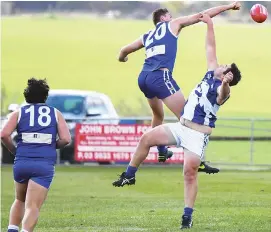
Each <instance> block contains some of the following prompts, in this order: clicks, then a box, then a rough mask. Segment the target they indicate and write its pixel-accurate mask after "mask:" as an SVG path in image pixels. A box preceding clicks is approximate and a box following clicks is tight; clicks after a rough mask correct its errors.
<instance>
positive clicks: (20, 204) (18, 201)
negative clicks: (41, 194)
mask: <svg viewBox="0 0 271 232" xmlns="http://www.w3.org/2000/svg"><path fill="white" fill-rule="evenodd" d="M24 203H25V201H21V200H19V199H15V201H14V204H16V205H17V206H24Z"/></svg>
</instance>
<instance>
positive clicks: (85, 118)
mask: <svg viewBox="0 0 271 232" xmlns="http://www.w3.org/2000/svg"><path fill="white" fill-rule="evenodd" d="M46 103H47V104H48V105H49V106H52V107H55V108H57V109H58V110H59V111H60V112H61V113H62V114H63V116H64V118H65V120H66V122H67V124H68V127H69V129H70V133H71V136H72V142H71V144H69V145H68V146H66V147H65V148H63V149H61V150H60V159H61V160H62V161H65V160H66V161H69V162H70V163H73V162H74V137H75V125H76V123H94V124H97V123H99V124H119V116H118V114H117V112H116V109H115V107H114V105H113V104H112V101H111V100H110V98H109V97H108V96H107V95H105V94H103V93H99V92H94V91H81V90H69V89H58V90H50V92H49V96H48V99H47V101H46ZM25 104H26V103H25V102H24V103H23V104H21V105H20V106H23V105H25ZM17 106H18V107H19V105H17ZM9 108H12V109H16V105H15V104H12V107H9ZM13 138H14V141H16V133H15V134H13ZM3 153H5V152H3ZM4 155H5V154H3V156H4ZM3 160H4V157H3ZM3 162H4V161H3Z"/></svg>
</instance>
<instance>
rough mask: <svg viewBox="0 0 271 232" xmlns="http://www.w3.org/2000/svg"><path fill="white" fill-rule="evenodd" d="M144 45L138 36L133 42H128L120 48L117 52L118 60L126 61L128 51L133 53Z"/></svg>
mask: <svg viewBox="0 0 271 232" xmlns="http://www.w3.org/2000/svg"><path fill="white" fill-rule="evenodd" d="M143 47H144V45H143V43H142V39H141V38H139V39H137V40H135V41H134V42H133V43H130V44H128V45H126V46H124V47H122V48H121V50H120V53H119V57H118V60H119V61H120V62H126V61H127V60H128V57H127V56H128V55H129V54H130V53H133V52H135V51H137V50H139V49H141V48H143Z"/></svg>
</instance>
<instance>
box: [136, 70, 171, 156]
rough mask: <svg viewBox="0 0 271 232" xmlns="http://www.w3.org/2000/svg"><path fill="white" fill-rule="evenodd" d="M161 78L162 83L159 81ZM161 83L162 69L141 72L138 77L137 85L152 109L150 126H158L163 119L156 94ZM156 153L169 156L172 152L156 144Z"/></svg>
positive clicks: (160, 104) (159, 101)
mask: <svg viewBox="0 0 271 232" xmlns="http://www.w3.org/2000/svg"><path fill="white" fill-rule="evenodd" d="M161 80H162V83H161ZM161 84H162V85H163V71H161V70H157V71H154V72H144V71H143V72H141V73H140V74H139V77H138V86H139V88H140V90H141V91H142V93H144V95H145V97H146V98H147V99H148V103H149V105H150V107H151V109H152V122H151V125H152V127H153V128H154V127H156V126H159V125H161V124H162V123H163V120H164V109H163V102H162V101H161V100H160V99H158V98H157V97H156V96H157V94H158V93H159V91H160V90H161V88H160V87H161ZM157 149H158V153H159V154H161V155H162V156H168V157H171V156H172V155H173V153H172V152H171V151H169V150H168V149H167V147H166V146H158V147H157Z"/></svg>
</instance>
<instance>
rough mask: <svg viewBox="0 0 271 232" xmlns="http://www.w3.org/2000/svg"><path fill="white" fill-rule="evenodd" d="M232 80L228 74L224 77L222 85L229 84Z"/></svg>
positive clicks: (230, 74) (229, 73) (230, 73)
mask: <svg viewBox="0 0 271 232" xmlns="http://www.w3.org/2000/svg"><path fill="white" fill-rule="evenodd" d="M232 79H233V75H232V72H228V73H227V74H226V75H225V76H224V77H223V83H227V84H229V83H230V82H231V81H232Z"/></svg>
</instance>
